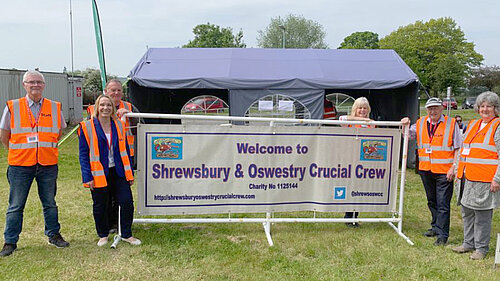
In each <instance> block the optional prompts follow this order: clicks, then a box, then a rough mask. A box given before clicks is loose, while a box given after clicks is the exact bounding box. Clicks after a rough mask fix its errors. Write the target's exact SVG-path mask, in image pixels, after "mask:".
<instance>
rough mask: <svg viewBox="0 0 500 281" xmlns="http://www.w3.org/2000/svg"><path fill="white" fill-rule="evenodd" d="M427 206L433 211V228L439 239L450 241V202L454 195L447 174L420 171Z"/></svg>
mask: <svg viewBox="0 0 500 281" xmlns="http://www.w3.org/2000/svg"><path fill="white" fill-rule="evenodd" d="M419 173H420V177H421V178H422V183H423V184H424V188H425V194H426V195H427V206H428V207H429V210H430V211H431V216H432V220H431V226H432V229H433V230H434V231H435V232H436V233H437V236H438V238H441V239H446V240H447V239H448V236H449V234H450V201H451V197H452V195H453V182H450V181H448V180H447V179H446V175H445V174H435V173H432V172H430V171H419Z"/></svg>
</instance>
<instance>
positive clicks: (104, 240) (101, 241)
mask: <svg viewBox="0 0 500 281" xmlns="http://www.w3.org/2000/svg"><path fill="white" fill-rule="evenodd" d="M106 244H108V237H102V238H99V241H97V246H99V247H102V246H104V245H106Z"/></svg>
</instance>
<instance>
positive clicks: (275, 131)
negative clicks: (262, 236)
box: [137, 124, 401, 215]
mask: <svg viewBox="0 0 500 281" xmlns="http://www.w3.org/2000/svg"><path fill="white" fill-rule="evenodd" d="M137 139H138V149H137V155H138V165H137V168H138V173H137V174H138V175H137V176H138V212H139V213H140V214H142V215H150V214H151V215H152V214H208V213H228V212H231V213H251V212H275V211H300V210H315V211H322V212H327V211H328V212H330V211H333V212H344V211H361V212H395V211H396V207H395V206H396V204H395V202H396V196H397V194H396V193H397V192H396V191H397V180H398V172H397V171H398V163H399V155H400V143H401V133H400V130H399V129H384V128H341V127H326V126H322V127H320V126H281V127H268V126H213V125H203V126H198V125H187V126H181V125H145V124H139V127H138V137H137Z"/></svg>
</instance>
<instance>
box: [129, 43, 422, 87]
mask: <svg viewBox="0 0 500 281" xmlns="http://www.w3.org/2000/svg"><path fill="white" fill-rule="evenodd" d="M129 76H130V78H131V79H132V80H133V81H135V82H136V83H137V84H139V85H141V86H145V87H152V88H169V89H180V88H208V89H211V88H215V89H273V88H274V89H294V88H295V89H298V88H305V89H318V88H319V89H393V88H400V87H404V86H407V85H409V84H411V83H413V82H415V81H417V80H418V77H417V75H416V74H415V73H414V72H413V71H412V70H411V69H410V68H409V67H408V66H407V65H406V64H405V62H404V61H403V60H402V59H401V57H399V55H398V54H397V53H396V52H395V51H394V50H352V49H343V50H336V49H334V50H324V49H257V48H213V49H203V48H151V49H148V50H147V52H146V54H145V55H144V56H143V57H142V58H141V59H140V61H139V62H138V63H137V64H136V66H135V67H134V68H133V69H132V70H131V72H130V75H129Z"/></svg>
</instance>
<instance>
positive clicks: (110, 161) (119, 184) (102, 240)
mask: <svg viewBox="0 0 500 281" xmlns="http://www.w3.org/2000/svg"><path fill="white" fill-rule="evenodd" d="M115 111H116V109H115V105H114V104H113V100H112V99H111V98H110V97H108V96H104V95H103V96H100V97H99V98H97V100H96V102H95V110H94V112H93V115H92V118H91V119H90V120H87V121H83V122H81V123H80V129H79V130H78V134H79V140H80V145H79V148H80V166H81V171H82V182H83V185H84V186H86V187H89V188H90V192H91V194H92V200H93V202H94V203H93V214H94V221H95V226H96V230H97V235H98V236H99V241H98V242H97V245H98V246H104V245H106V243H107V242H108V235H109V228H110V226H109V221H108V212H109V210H108V199H109V196H110V194H114V195H115V198H116V200H117V202H118V205H119V206H120V228H121V236H122V240H123V241H126V242H128V243H130V244H132V245H140V244H141V241H140V240H139V239H137V238H134V237H133V236H132V230H131V229H132V221H133V215H134V202H133V199H132V191H131V190H130V186H131V185H132V184H133V183H134V177H133V173H132V168H131V165H130V149H129V146H128V143H127V137H126V133H125V124H124V122H123V121H121V120H118V119H117V118H116V117H115V116H116V112H115Z"/></svg>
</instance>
